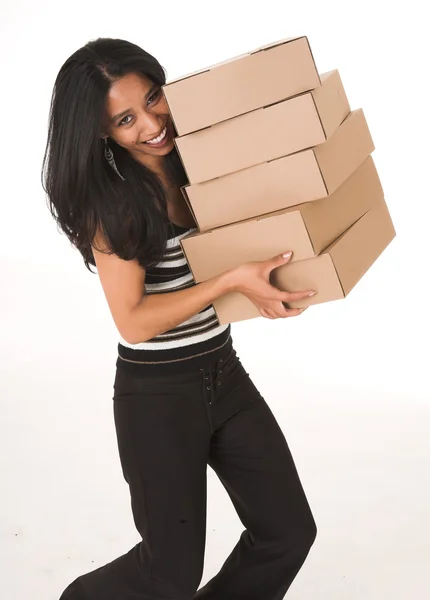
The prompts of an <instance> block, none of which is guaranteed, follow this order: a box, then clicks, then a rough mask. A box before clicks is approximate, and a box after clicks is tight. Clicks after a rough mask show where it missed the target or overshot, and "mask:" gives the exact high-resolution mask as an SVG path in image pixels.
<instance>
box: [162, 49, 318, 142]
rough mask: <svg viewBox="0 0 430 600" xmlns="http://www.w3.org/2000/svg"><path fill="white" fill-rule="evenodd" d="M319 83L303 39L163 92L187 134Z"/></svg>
mask: <svg viewBox="0 0 430 600" xmlns="http://www.w3.org/2000/svg"><path fill="white" fill-rule="evenodd" d="M320 85H321V82H320V77H319V75H318V71H317V68H316V66H315V62H314V58H313V56H312V52H311V49H310V47H309V42H308V39H307V38H306V37H298V38H290V39H287V40H282V41H279V42H275V43H273V44H269V45H267V46H264V47H262V48H258V49H257V50H254V51H253V52H249V53H247V54H244V55H242V56H239V57H236V58H233V59H231V60H228V61H225V62H222V63H219V64H217V65H214V66H212V67H210V68H208V69H203V70H201V71H198V72H197V73H193V74H191V75H186V76H185V77H181V78H179V79H175V80H173V81H169V82H168V83H167V84H166V85H164V86H163V92H164V96H165V98H166V100H167V103H168V105H169V110H170V114H171V116H172V119H173V122H174V124H175V128H176V131H177V133H178V135H186V134H187V133H191V132H193V131H198V130H199V129H203V128H204V127H208V126H210V125H213V124H215V123H220V122H221V121H225V120H227V119H231V118H232V117H236V116H238V115H241V114H244V113H246V112H249V111H251V110H255V109H256V108H260V107H262V106H267V105H268V104H273V103H274V102H279V101H280V100H285V99H286V98H290V97H291V96H295V95H296V94H300V93H302V92H307V91H309V90H313V89H314V88H316V87H319V86H320Z"/></svg>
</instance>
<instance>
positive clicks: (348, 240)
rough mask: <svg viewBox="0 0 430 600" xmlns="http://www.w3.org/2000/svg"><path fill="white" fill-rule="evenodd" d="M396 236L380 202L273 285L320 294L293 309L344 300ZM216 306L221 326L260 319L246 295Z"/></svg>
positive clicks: (282, 270) (276, 276) (279, 273)
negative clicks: (329, 244) (326, 245)
mask: <svg viewBox="0 0 430 600" xmlns="http://www.w3.org/2000/svg"><path fill="white" fill-rule="evenodd" d="M395 236H396V232H395V229H394V226H393V223H392V220H391V217H390V214H389V211H388V208H387V205H386V203H385V201H384V200H382V201H379V202H378V203H377V204H376V205H375V206H374V207H373V208H371V209H370V210H369V211H368V212H367V213H366V214H365V215H364V216H362V217H361V218H360V219H359V220H358V221H357V222H356V223H355V224H354V225H352V226H351V227H350V228H349V229H348V230H347V231H346V232H345V233H344V234H343V235H342V236H340V237H339V238H338V239H337V240H335V241H334V242H333V243H332V244H331V246H329V247H328V248H327V249H326V250H325V251H324V252H323V253H322V254H320V255H319V256H317V257H315V258H311V259H308V260H303V261H299V262H295V263H292V264H287V265H284V266H282V267H279V268H278V269H276V270H275V271H273V277H272V282H273V285H275V286H276V287H278V288H279V289H283V290H288V291H290V292H293V291H301V290H307V289H314V290H316V291H317V294H316V295H315V296H312V297H310V298H308V299H306V300H302V301H300V302H295V303H291V304H290V306H291V307H292V308H294V307H307V306H311V305H312V304H321V303H324V302H331V301H333V300H339V299H341V298H345V297H346V296H347V295H348V294H349V293H350V292H351V290H352V289H353V288H354V287H355V286H356V285H357V283H358V282H359V281H360V279H361V278H362V277H363V275H364V274H365V273H366V272H367V271H368V270H369V268H370V267H371V266H372V265H373V263H374V262H375V261H376V260H377V259H378V257H379V256H380V255H381V254H382V252H383V251H384V250H385V248H386V247H387V246H388V245H389V244H390V242H391V241H392V240H393V239H394V237H395ZM213 306H214V308H215V311H216V314H217V317H218V320H219V322H220V324H226V323H233V322H235V321H243V320H246V319H253V318H255V317H260V316H261V315H260V312H259V311H258V309H257V308H256V306H255V305H254V304H253V303H252V302H251V301H250V300H249V299H248V298H247V297H246V296H244V295H243V294H239V293H236V292H235V293H230V294H226V295H225V296H222V297H221V298H218V299H217V300H215V301H214V303H213Z"/></svg>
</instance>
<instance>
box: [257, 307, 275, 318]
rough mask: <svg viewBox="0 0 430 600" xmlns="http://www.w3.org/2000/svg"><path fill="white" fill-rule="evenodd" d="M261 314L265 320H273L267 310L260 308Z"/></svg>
mask: <svg viewBox="0 0 430 600" xmlns="http://www.w3.org/2000/svg"><path fill="white" fill-rule="evenodd" d="M260 314H261V316H262V317H264V318H265V319H272V318H273V317H272V316H271V315H269V313H268V312H267V310H266V309H265V308H260Z"/></svg>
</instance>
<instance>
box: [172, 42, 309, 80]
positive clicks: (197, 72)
mask: <svg viewBox="0 0 430 600" xmlns="http://www.w3.org/2000/svg"><path fill="white" fill-rule="evenodd" d="M303 37H305V38H306V40H307V37H306V36H303V35H300V36H297V37H290V38H286V39H284V40H279V41H276V42H272V43H270V44H266V45H265V46H260V47H259V48H256V49H255V50H251V51H249V52H244V53H243V54H238V55H237V56H233V57H232V58H228V59H226V60H223V61H221V62H218V63H215V64H213V65H210V66H208V67H204V68H203V69H199V70H198V71H192V72H191V73H187V74H186V75H182V76H181V77H176V78H175V79H170V80H169V81H167V82H166V83H165V84H164V86H163V87H164V88H165V87H168V86H169V85H172V84H173V83H177V82H178V81H183V80H184V79H189V78H190V77H195V76H196V75H200V74H201V73H206V72H207V71H212V70H213V69H216V68H218V67H222V66H223V65H227V64H228V63H231V62H234V61H235V60H240V59H241V58H245V57H246V56H251V55H252V54H257V53H258V52H262V51H263V50H270V48H276V46H282V45H283V44H288V43H289V42H293V41H296V40H300V39H301V38H303ZM308 43H309V42H308Z"/></svg>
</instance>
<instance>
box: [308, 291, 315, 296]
mask: <svg viewBox="0 0 430 600" xmlns="http://www.w3.org/2000/svg"><path fill="white" fill-rule="evenodd" d="M315 294H316V292H315V291H314V292H310V293H309V294H308V296H315Z"/></svg>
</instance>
